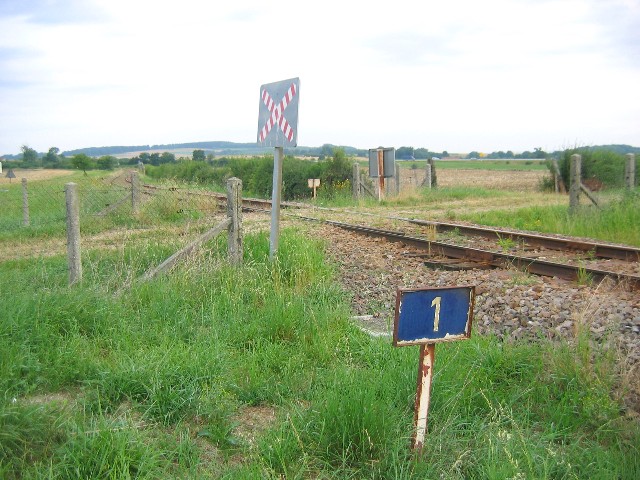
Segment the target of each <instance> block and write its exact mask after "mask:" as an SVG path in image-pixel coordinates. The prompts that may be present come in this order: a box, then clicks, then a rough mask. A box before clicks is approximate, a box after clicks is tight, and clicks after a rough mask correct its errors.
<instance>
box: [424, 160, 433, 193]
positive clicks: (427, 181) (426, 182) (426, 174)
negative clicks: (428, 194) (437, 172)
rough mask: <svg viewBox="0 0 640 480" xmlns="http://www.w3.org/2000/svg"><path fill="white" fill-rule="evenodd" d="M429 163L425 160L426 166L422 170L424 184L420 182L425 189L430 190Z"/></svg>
mask: <svg viewBox="0 0 640 480" xmlns="http://www.w3.org/2000/svg"><path fill="white" fill-rule="evenodd" d="M431 172H432V169H431V163H430V162H429V160H427V166H426V167H425V169H424V182H422V184H423V185H425V186H426V187H427V188H429V189H430V188H431V184H432V181H431Z"/></svg>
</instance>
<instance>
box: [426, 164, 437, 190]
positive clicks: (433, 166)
mask: <svg viewBox="0 0 640 480" xmlns="http://www.w3.org/2000/svg"><path fill="white" fill-rule="evenodd" d="M427 163H428V164H429V166H430V167H431V168H430V170H431V182H430V187H429V188H434V187H437V186H438V178H437V177H436V163H435V161H434V160H433V158H430V159H429V160H427Z"/></svg>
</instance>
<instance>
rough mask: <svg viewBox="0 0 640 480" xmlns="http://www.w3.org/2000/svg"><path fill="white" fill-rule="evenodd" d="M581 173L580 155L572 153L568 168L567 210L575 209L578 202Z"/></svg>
mask: <svg viewBox="0 0 640 480" xmlns="http://www.w3.org/2000/svg"><path fill="white" fill-rule="evenodd" d="M581 175H582V156H581V155H578V154H577V153H574V154H573V155H571V165H570V170H569V184H570V185H569V211H575V209H576V208H578V205H579V203H580V185H581V183H582V181H581V179H580V177H581Z"/></svg>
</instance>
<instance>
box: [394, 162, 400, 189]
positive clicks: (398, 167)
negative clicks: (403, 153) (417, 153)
mask: <svg viewBox="0 0 640 480" xmlns="http://www.w3.org/2000/svg"><path fill="white" fill-rule="evenodd" d="M395 180H396V181H395V184H396V196H398V195H400V164H399V163H398V162H396V179H395Z"/></svg>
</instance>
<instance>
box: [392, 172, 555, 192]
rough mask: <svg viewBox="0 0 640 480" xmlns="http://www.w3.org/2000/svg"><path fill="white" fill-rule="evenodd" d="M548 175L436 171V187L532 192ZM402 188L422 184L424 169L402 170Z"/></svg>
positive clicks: (543, 173) (545, 173) (535, 173)
mask: <svg viewBox="0 0 640 480" xmlns="http://www.w3.org/2000/svg"><path fill="white" fill-rule="evenodd" d="M548 175H549V173H548V172H546V171H544V170H520V171H516V170H506V171H505V170H471V169H468V170H465V169H460V170H458V169H455V170H454V169H444V168H441V169H436V176H437V178H438V186H440V187H477V188H491V189H496V190H510V191H514V190H515V191H521V192H533V191H536V190H537V189H538V185H539V183H540V181H541V180H542V178H543V177H545V176H548ZM401 177H402V181H401V182H402V187H403V188H406V187H410V186H419V185H421V184H422V182H423V180H424V177H425V172H424V169H416V170H412V169H402V170H401Z"/></svg>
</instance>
